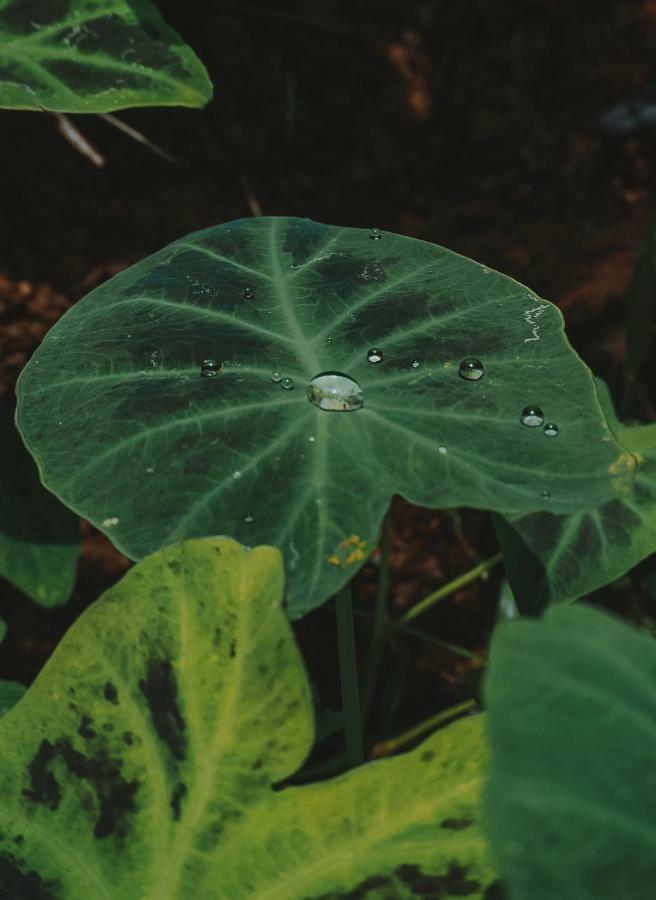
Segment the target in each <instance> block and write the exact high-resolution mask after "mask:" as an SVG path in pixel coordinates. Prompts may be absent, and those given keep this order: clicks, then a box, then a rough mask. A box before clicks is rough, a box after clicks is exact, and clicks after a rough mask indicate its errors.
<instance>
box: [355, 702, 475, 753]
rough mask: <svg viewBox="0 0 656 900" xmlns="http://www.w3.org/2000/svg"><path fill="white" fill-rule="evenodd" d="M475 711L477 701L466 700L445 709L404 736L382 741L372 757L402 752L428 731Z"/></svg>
mask: <svg viewBox="0 0 656 900" xmlns="http://www.w3.org/2000/svg"><path fill="white" fill-rule="evenodd" d="M473 709H476V701H475V700H465V702H464V703H459V704H458V705H457V706H452V707H451V708H450V709H444V710H442V712H439V713H436V714H435V715H434V716H431V717H430V719H425V720H424V721H423V722H420V723H419V725H415V727H414V728H411V729H410V730H409V731H406V732H404V734H400V735H399V736H398V737H395V738H390V740H388V741H381V742H380V743H379V744H376V746H375V747H374V749H373V750H372V753H371V755H372V757H374V758H378V757H379V756H389V755H390V753H396V751H397V750H401V749H402V748H403V747H406V746H407V745H408V744H412V743H414V742H415V741H416V740H417V738H420V737H422V735H424V734H426V732H427V731H434V729H435V728H437V727H438V726H439V725H443V724H444V723H445V722H449V721H450V720H451V719H455V718H456V717H457V716H460V715H462V713H465V712H471V710H473Z"/></svg>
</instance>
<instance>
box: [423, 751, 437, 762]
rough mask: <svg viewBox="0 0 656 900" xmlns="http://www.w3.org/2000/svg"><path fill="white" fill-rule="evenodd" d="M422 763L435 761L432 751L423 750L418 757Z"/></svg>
mask: <svg viewBox="0 0 656 900" xmlns="http://www.w3.org/2000/svg"><path fill="white" fill-rule="evenodd" d="M420 759H421V761H422V762H430V761H431V760H432V759H435V754H434V753H433V751H432V750H425V751H424V752H423V753H422V754H421V757H420Z"/></svg>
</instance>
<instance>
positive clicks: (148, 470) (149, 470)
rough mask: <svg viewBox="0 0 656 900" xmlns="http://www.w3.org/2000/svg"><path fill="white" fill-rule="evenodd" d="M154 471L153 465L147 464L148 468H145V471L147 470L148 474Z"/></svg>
mask: <svg viewBox="0 0 656 900" xmlns="http://www.w3.org/2000/svg"><path fill="white" fill-rule="evenodd" d="M154 471H155V469H154V467H153V466H148V468H147V469H146V472H148V474H149V475H152V474H153V472H154Z"/></svg>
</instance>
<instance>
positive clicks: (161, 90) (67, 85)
mask: <svg viewBox="0 0 656 900" xmlns="http://www.w3.org/2000/svg"><path fill="white" fill-rule="evenodd" d="M211 96H212V85H211V82H210V80H209V78H208V75H207V72H206V71H205V68H204V67H203V64H202V63H201V62H200V60H199V59H198V58H197V56H196V55H195V54H194V53H193V51H192V50H191V49H190V48H189V47H187V46H186V44H184V43H183V42H182V40H181V38H180V36H179V35H178V34H176V32H175V31H173V29H172V28H169V27H168V25H166V23H165V22H164V21H163V19H162V18H161V17H160V15H159V13H158V12H157V10H156V8H155V7H154V6H153V5H152V3H150V2H149V0H103V2H102V3H98V2H97V0H0V106H2V107H5V108H10V109H35V110H39V109H46V110H50V111H53V112H62V113H106V112H111V111H112V110H117V109H126V108H128V107H132V106H204V105H205V104H206V103H207V102H208V100H209V99H210V98H211Z"/></svg>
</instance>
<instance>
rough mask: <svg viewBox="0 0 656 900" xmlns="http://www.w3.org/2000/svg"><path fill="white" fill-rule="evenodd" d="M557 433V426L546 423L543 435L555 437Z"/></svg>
mask: <svg viewBox="0 0 656 900" xmlns="http://www.w3.org/2000/svg"><path fill="white" fill-rule="evenodd" d="M558 431H559V428H558V426H557V425H554V423H553V422H548V423H547V424H546V425H545V426H544V433H545V434H546V436H547V437H557V436H558Z"/></svg>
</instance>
